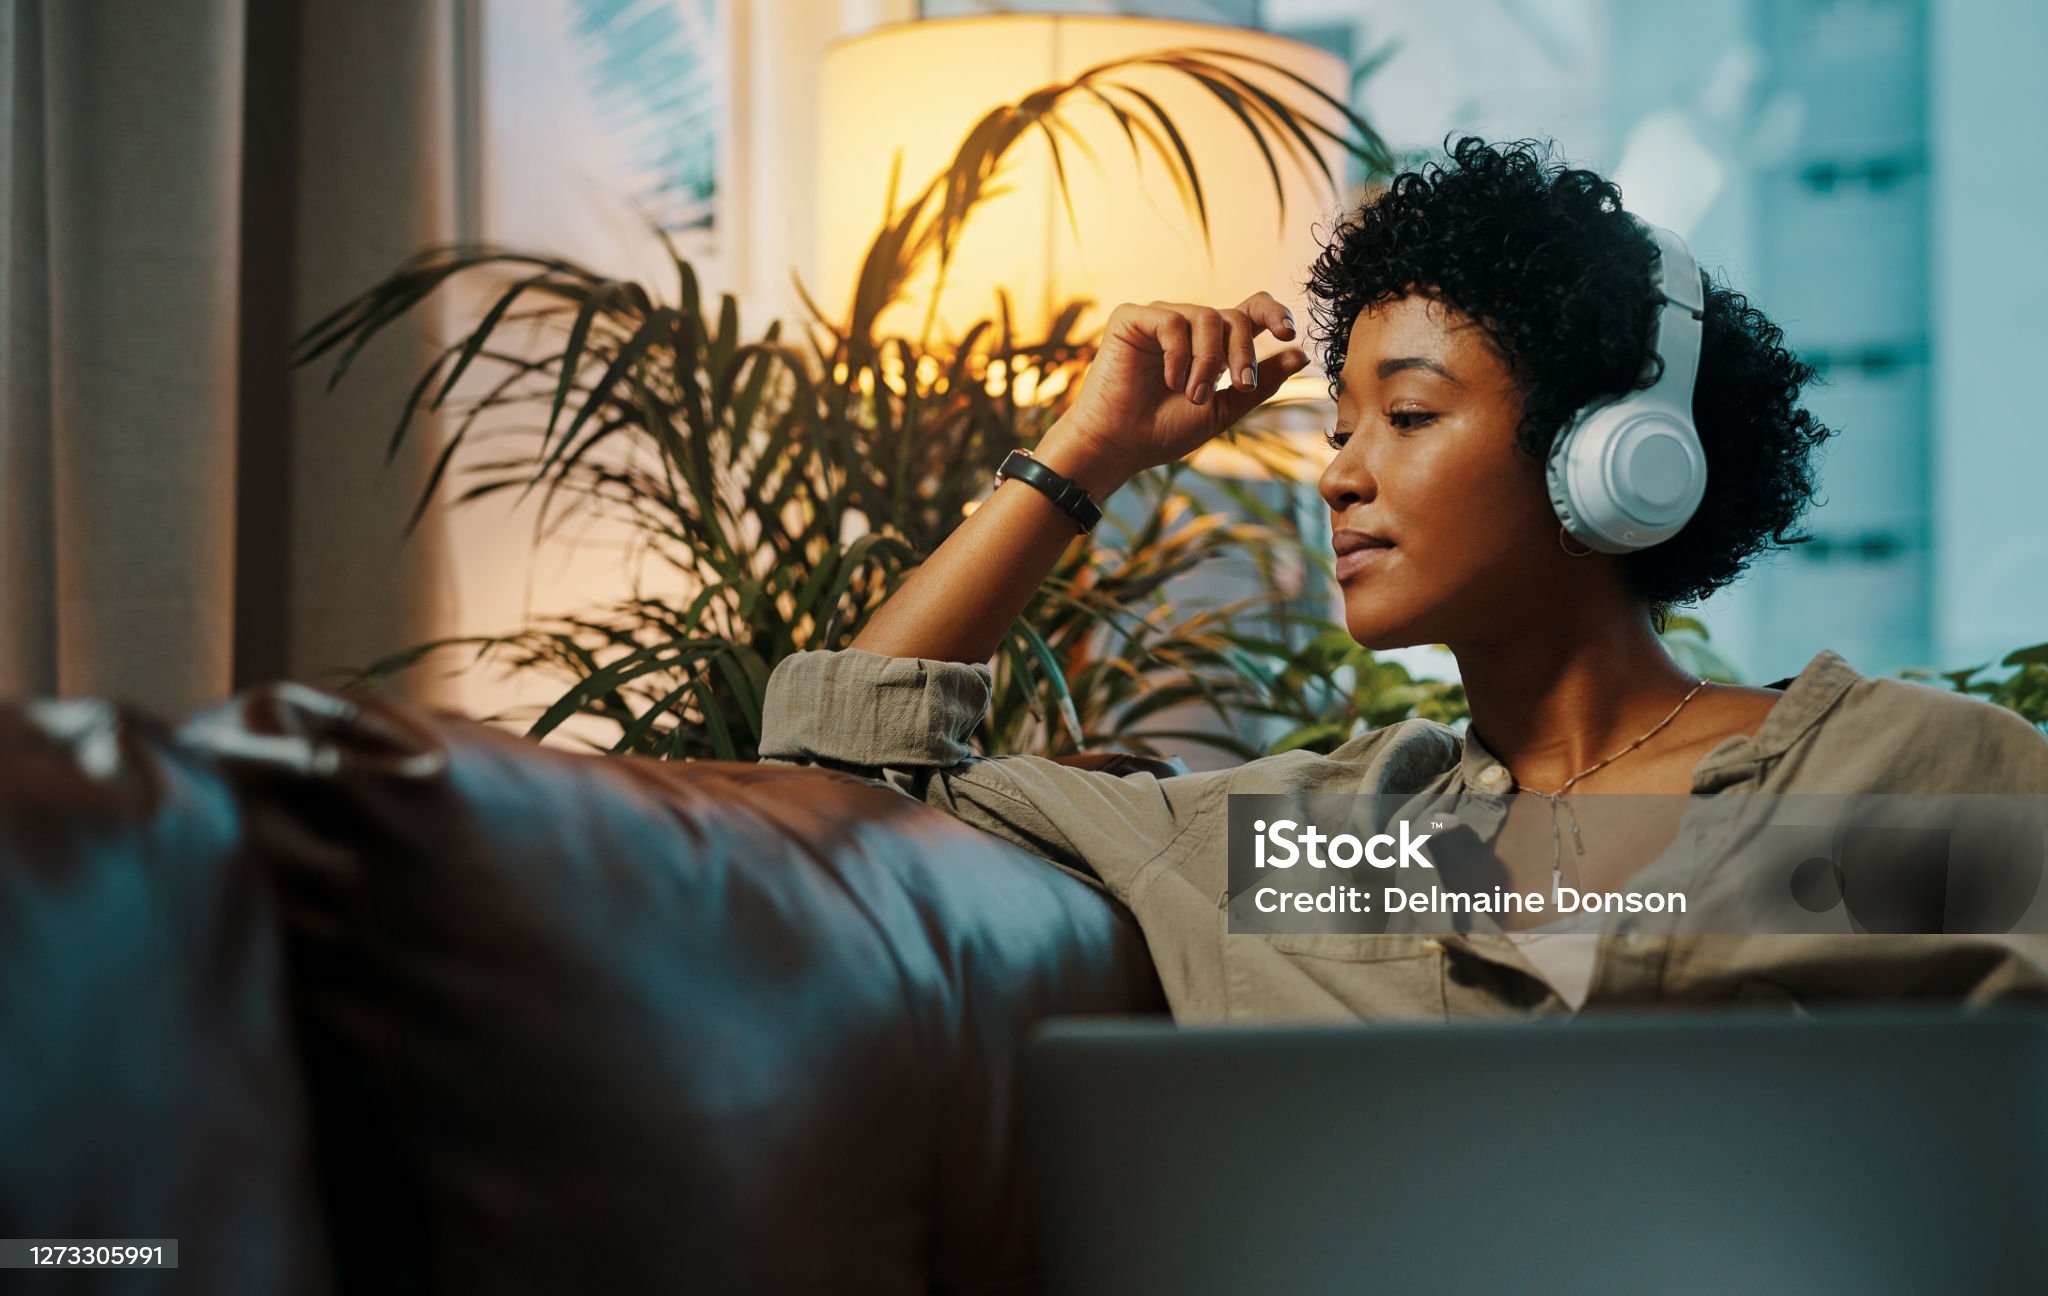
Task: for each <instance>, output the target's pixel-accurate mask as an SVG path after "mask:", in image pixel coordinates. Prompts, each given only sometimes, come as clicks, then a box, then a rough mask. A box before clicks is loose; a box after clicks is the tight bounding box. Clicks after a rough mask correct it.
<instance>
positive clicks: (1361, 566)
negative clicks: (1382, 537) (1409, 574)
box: [1335, 544, 1394, 582]
mask: <svg viewBox="0 0 2048 1296" xmlns="http://www.w3.org/2000/svg"><path fill="white" fill-rule="evenodd" d="M1393 556H1394V546H1392V545H1390V544H1389V545H1365V546H1362V547H1360V548H1357V549H1353V550H1351V551H1350V552H1349V553H1340V554H1338V555H1337V561H1336V564H1335V566H1336V571H1337V579H1338V581H1339V582H1343V581H1348V580H1350V579H1351V578H1352V577H1353V576H1356V575H1358V574H1359V573H1360V572H1366V571H1371V570H1373V569H1374V568H1376V567H1378V566H1380V565H1381V564H1383V563H1386V562H1389V561H1391V560H1392V558H1393Z"/></svg>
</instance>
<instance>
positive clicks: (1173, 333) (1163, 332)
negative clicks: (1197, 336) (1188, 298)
mask: <svg viewBox="0 0 2048 1296" xmlns="http://www.w3.org/2000/svg"><path fill="white" fill-rule="evenodd" d="M1117 310H1118V311H1120V312H1122V313H1124V314H1125V315H1128V316H1129V317H1130V319H1131V321H1132V322H1133V323H1135V324H1136V325H1137V326H1138V327H1139V329H1140V330H1142V331H1143V332H1146V333H1150V334H1151V335H1152V337H1153V338H1154V339H1155V340H1156V341H1157V342H1158V343H1159V352H1160V362H1159V365H1160V376H1161V377H1162V378H1164V379H1165V380H1166V385H1167V386H1168V387H1173V388H1183V387H1186V386H1187V385H1188V369H1189V366H1190V364H1191V362H1192V357H1193V354H1194V347H1193V344H1192V330H1191V326H1190V325H1189V323H1188V320H1187V317H1186V316H1184V315H1182V314H1181V313H1180V312H1179V311H1176V310H1174V309H1173V308H1172V307H1171V305H1169V304H1168V303H1166V302H1157V301H1155V302H1152V303H1150V304H1149V305H1145V306H1137V305H1133V304H1132V303H1130V302H1125V303H1124V304H1123V305H1121V306H1119V307H1117Z"/></svg>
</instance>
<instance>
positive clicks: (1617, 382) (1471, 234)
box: [1304, 135, 1834, 628]
mask: <svg viewBox="0 0 2048 1296" xmlns="http://www.w3.org/2000/svg"><path fill="white" fill-rule="evenodd" d="M1446 140H1447V142H1446V145H1445V153H1446V154H1447V160H1445V161H1433V162H1430V163H1427V164H1425V165H1424V166H1422V167H1421V168H1420V169H1419V170H1415V171H1404V172H1402V173H1401V174H1399V175H1397V176H1395V177H1394V178H1393V180H1392V181H1391V182H1389V184H1388V185H1387V187H1386V188H1385V189H1384V190H1382V191H1380V192H1378V193H1376V194H1374V195H1373V196H1372V197H1371V198H1369V199H1367V200H1366V201H1365V202H1364V203H1363V204H1361V205H1360V206H1359V207H1358V208H1357V209H1356V210H1354V211H1352V212H1351V213H1350V214H1349V215H1347V216H1346V217H1344V218H1343V219H1342V220H1341V221H1340V222H1339V224H1338V226H1337V228H1336V230H1335V231H1334V233H1333V234H1332V236H1331V237H1330V238H1329V240H1328V241H1327V242H1326V243H1325V244H1324V246H1323V251H1322V253H1321V255H1319V256H1318V257H1317V259H1316V262H1315V264H1314V266H1313V267H1312V268H1311V270H1310V272H1309V273H1310V278H1309V281H1308V283H1307V284H1306V285H1304V287H1305V290H1306V291H1307V293H1308V295H1309V298H1310V302H1311V304H1310V307H1309V314H1310V317H1311V320H1312V325H1311V331H1310V333H1311V337H1312V339H1313V340H1314V341H1315V342H1316V343H1317V344H1318V345H1319V346H1320V347H1321V349H1322V352H1323V372H1324V373H1326V374H1328V375H1329V376H1330V393H1331V395H1332V397H1334V396H1335V395H1336V393H1337V390H1338V374H1339V372H1340V371H1341V370H1342V369H1343V367H1344V357H1345V352H1346V349H1347V347H1348V345H1349V343H1350V336H1351V325H1352V322H1353V321H1354V320H1355V319H1356V318H1357V316H1358V313H1359V311H1361V310H1363V309H1365V308H1366V307H1368V306H1375V305H1379V304H1382V303H1385V302H1388V301H1391V300H1394V299H1396V298H1399V297H1403V296H1406V295H1408V294H1410V293H1416V292H1420V293H1423V294H1425V295H1427V296H1429V297H1432V298H1434V299H1436V300H1438V301H1441V302H1442V303H1444V304H1445V305H1447V306H1451V307H1453V308H1455V309H1457V310H1459V311H1461V312H1463V313H1464V314H1465V315H1466V316H1468V317H1469V318H1471V319H1472V320H1473V321H1474V322H1475V323H1476V324H1477V325H1478V326H1479V328H1480V330H1481V332H1482V334H1483V335H1484V336H1485V337H1486V338H1487V339H1488V341H1489V342H1490V344H1491V345H1492V347H1493V348H1494V350H1495V352H1496V353H1497V354H1498V355H1500V356H1501V358H1502V360H1503V362H1504V363H1505V364H1506V366H1507V368H1508V371H1509V372H1510V373H1512V374H1513V375H1514V376H1515V379H1516V381H1517V383H1518V385H1519V386H1520V388H1521V392H1522V398H1523V415H1522V421H1521V424H1520V426H1519V427H1518V428H1517V430H1516V434H1515V443H1516V445H1517V446H1518V447H1519V448H1520V449H1521V450H1523V451H1524V452H1525V453H1527V454H1528V455H1530V456H1531V457H1532V458H1533V459H1535V460H1536V461H1537V462H1538V463H1541V462H1542V461H1543V460H1544V459H1545V458H1546V457H1547V455H1548V453H1549V450H1550V447H1551V444H1552V443H1553V441H1554V440H1555V439H1556V437H1557V435H1558V433H1559V432H1560V431H1562V430H1563V428H1564V426H1565V425H1566V423H1567V422H1568V421H1569V420H1570V418H1571V417H1572V416H1573V415H1574V414H1576V413H1577V412H1578V411H1579V410H1580V409H1581V408H1583V407H1584V406H1586V405H1587V404H1589V403H1591V402H1593V401H1595V400H1601V399H1606V398H1611V397H1615V396H1619V395H1621V394H1623V393H1624V392H1626V391H1628V390H1629V389H1630V388H1632V387H1634V386H1636V385H1637V384H1638V382H1639V380H1640V379H1641V378H1642V376H1643V371H1644V362H1645V358H1646V356H1647V355H1648V353H1649V350H1650V334H1651V331H1652V329H1653V327H1654V325H1655V322H1656V315H1657V311H1658V309H1659V308H1660V307H1661V306H1662V304H1663V303H1662V301H1661V299H1660V298H1659V297H1658V296H1657V295H1656V294H1655V292H1654V291H1653V290H1652V288H1651V274H1652V269H1653V267H1654V265H1655V262H1656V258H1657V244H1656V240H1655V239H1654V238H1653V237H1652V236H1651V235H1650V234H1649V233H1648V232H1647V231H1645V230H1643V229H1641V228H1640V227H1639V226H1637V225H1636V223H1635V222H1634V221H1633V220H1632V219H1631V218H1630V217H1629V215H1628V214H1627V213H1626V212H1625V211H1624V210H1623V209H1622V205H1621V189H1620V187H1619V186H1617V185H1616V184H1614V183H1613V182H1612V181H1609V180H1606V179H1603V178H1602V177H1600V176H1599V175H1597V174H1595V173H1594V172H1592V171H1587V170H1581V169H1578V168H1574V167H1568V166H1566V165H1564V164H1562V163H1554V162H1553V161H1552V160H1551V156H1550V154H1551V150H1552V148H1554V143H1553V144H1548V145H1546V144H1541V143H1538V142H1537V141H1534V140H1518V141H1515V142H1513V143H1508V144H1498V145H1495V144H1489V143H1487V142H1486V141H1485V140H1483V139H1480V138H1479V137H1477V136H1471V135H1468V136H1464V137H1462V138H1460V139H1458V140H1457V142H1456V143H1455V144H1450V143H1449V142H1448V137H1446ZM1706 303H1707V309H1706V319H1705V322H1704V324H1703V326H1702V330H1701V337H1700V360H1699V371H1698V377H1697V379H1696V381H1695V382H1694V385H1693V418H1694V421H1695V422H1696V423H1697V425H1698V427H1699V431H1700V440H1701V443H1702V446H1703V448H1704V450H1705V452H1706V457H1707V491H1706V496H1705V498H1704V499H1702V500H1701V501H1700V507H1699V511H1698V512H1696V513H1695V514H1694V515H1693V517H1692V519H1691V520H1690V521H1688V522H1687V523H1686V525H1685V526H1684V528H1683V529H1681V530H1680V531H1679V532H1678V533H1677V534H1676V535H1674V536H1672V537H1671V538H1670V539H1669V540H1666V541H1664V542H1663V543H1662V544H1658V545H1653V546H1651V547H1650V548H1648V549H1642V550H1637V551H1635V552H1633V553H1630V554H1628V555H1626V556H1625V557H1624V558H1623V573H1624V577H1625V579H1626V580H1627V582H1628V586H1629V588H1630V590H1631V591H1632V592H1633V593H1635V594H1636V595H1637V596H1638V597H1640V598H1642V599H1643V600H1644V601H1645V602H1646V603H1648V604H1649V605H1650V608H1651V610H1652V615H1653V617H1654V618H1655V620H1656V623H1657V625H1658V626H1659V627H1660V628H1661V627H1663V626H1664V625H1665V623H1666V621H1667V619H1668V617H1669V615H1670V611H1671V609H1672V607H1673V606H1674V605H1678V604H1686V603H1694V602H1697V601H1699V600H1700V599H1703V598H1705V597H1706V596H1707V595H1708V594H1711V593H1712V592H1713V591H1715V590H1717V589H1719V588H1721V587H1722V586H1724V585H1728V584H1730V583H1731V582H1733V581H1734V580H1735V579H1736V578H1737V577H1738V576H1740V575H1741V574H1742V572H1743V570H1744V569H1745V568H1746V567H1748V565H1749V562H1750V559H1752V558H1753V557H1755V556H1756V555H1757V554H1759V553H1761V552H1763V551H1764V550H1765V549H1766V548H1769V547H1772V546H1776V547H1789V546H1791V545H1795V544H1799V543H1802V542H1804V541H1806V540H1809V539H1811V538H1812V537H1811V536H1808V535H1798V534H1794V533H1792V531H1791V527H1792V525H1793V523H1794V522H1795V521H1797V520H1798V517H1799V515H1800V514H1801V513H1802V512H1803V511H1804V510H1805V508H1806V506H1807V505H1808V504H1809V503H1810V502H1811V501H1812V498H1813V495H1814V492H1815V490H1816V482H1815V478H1814V465H1813V462H1812V452H1813V450H1814V449H1815V447H1817V446H1818V445H1819V444H1820V443H1821V442H1822V441H1824V440H1825V439H1826V438H1828V437H1829V436H1832V435H1834V433H1833V432H1832V430H1830V429H1829V428H1827V427H1825V426H1824V425H1822V424H1821V423H1820V422H1818V421H1817V420H1815V418H1814V417H1813V415H1812V413H1810V412H1809V411H1808V410H1806V409H1804V408H1802V407H1801V406H1800V404H1799V392H1800V388H1802V387H1803V386H1805V385H1806V384H1807V383H1808V382H1810V381H1812V380H1813V378H1814V377H1815V373H1816V371H1815V369H1814V368H1813V366H1812V365H1810V364H1807V363H1805V362H1803V361H1801V360H1800V359H1799V358H1798V357H1797V356H1795V355H1794V354H1793V353H1792V352H1790V351H1788V350H1787V349H1786V348H1785V346H1784V344H1783V337H1784V332H1783V330H1782V329H1780V328H1779V327H1778V326H1777V325H1775V324H1773V323H1771V321H1770V320H1768V319H1766V318H1765V317H1764V315H1763V312H1761V311H1759V310H1757V309H1756V308H1755V307H1753V306H1751V305H1750V303H1749V300H1748V299H1747V298H1746V297H1744V296H1743V295H1742V294H1741V293H1739V292H1734V291H1732V290H1730V289H1729V288H1728V287H1727V286H1726V285H1725V284H1722V283H1716V282H1715V280H1714V277H1713V275H1712V274H1709V275H1708V276H1707V295H1706Z"/></svg>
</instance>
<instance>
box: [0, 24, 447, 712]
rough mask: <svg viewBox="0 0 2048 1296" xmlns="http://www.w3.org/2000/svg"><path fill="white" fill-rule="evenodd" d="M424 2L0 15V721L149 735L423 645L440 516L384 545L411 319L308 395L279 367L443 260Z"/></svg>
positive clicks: (312, 376)
mask: <svg viewBox="0 0 2048 1296" xmlns="http://www.w3.org/2000/svg"><path fill="white" fill-rule="evenodd" d="M456 5H457V0H0V68H4V69H5V76H6V82H5V87H4V92H0V113H4V114H5V118H6V120H5V123H4V125H5V129H4V131H0V150H4V152H0V180H4V186H5V190H4V201H0V244H4V250H5V256H4V260H0V311H4V313H5V321H6V329H7V344H6V347H5V348H4V352H0V697H24V696H60V695H61V696H99V697H109V698H116V699H119V700H123V701H127V702H131V703H134V704H136V705H139V706H142V707H145V708H147V709H150V710H154V711H157V712H159V713H163V714H176V713H178V712H181V711H183V710H185V709H187V708H190V707H193V706H196V705H200V704H203V703H206V702H209V701H212V700H215V699H218V698H220V697H222V696H224V695H226V694H227V693H229V692H231V691H233V690H234V689H237V688H240V687H242V686H244V685H246V684H250V683H255V682H259V681H263V680H269V679H280V678H295V679H306V680H312V681H314V682H332V681H333V680H334V679H335V678H338V676H336V675H334V674H333V672H336V671H340V670H345V669H347V668H351V667H354V666H359V665H363V664H366V663H367V662H369V661H370V660H373V659H374V658H376V657H378V656H381V655H382V654H384V653H387V652H392V651H395V650H397V649H400V648H403V647H406V646H409V645H411V644H414V643H418V642H420V641H423V640H425V639H428V638H431V637H433V636H435V635H437V634H442V633H448V632H450V626H451V624H452V621H451V618H452V617H453V615H454V608H453V600H452V597H451V591H452V589H453V578H452V573H451V571H450V568H449V553H448V544H447V532H446V523H445V519H444V518H443V517H442V516H441V515H440V514H439V513H438V512H430V513H429V515H428V517H427V518H426V519H425V520H424V521H423V522H422V524H421V526H420V527H419V529H418V530H416V531H415V532H414V534H413V535H412V536H411V537H410V538H403V539H402V538H401V531H402V528H403V524H404V519H405V518H406V516H407V515H408V514H409V512H410V510H411V507H412V505H413V503H414V501H415V500H416V499H417V497H418V493H419V490H420V488H421V486H422V484H423V482H424V480H425V476H426V473H427V471H428V469H429V465H430V463H431V460H432V457H433V455H434V454H435V453H436V451H437V449H438V445H437V444H436V443H437V441H438V440H439V432H440V430H439V429H438V428H436V427H434V426H432V425H430V424H429V425H424V426H420V427H418V428H417V430H416V431H415V433H414V435H412V436H410V437H408V438H407V442H406V445H405V446H404V447H403V448H402V450H401V454H400V456H399V457H398V459H397V460H395V461H394V462H393V463H392V464H391V465H389V467H387V466H386V465H385V462H384V443H385V441H386V440H387V438H388V437H389V435H390V432H391V429H392V427H393V425H394V423H395V421H396V418H397V415H398V412H399V409H400V407H401V406H402V404H403V402H404V398H405V393H406V392H407V391H408V389H409V388H410V386H411V383H412V380H413V379H414V378H416V377H417V375H418V374H419V373H420V372H421V371H422V370H423V369H424V367H425V365H426V364H427V363H428V360H429V358H430V354H431V352H430V347H431V345H432V343H433V342H434V341H435V340H436V339H435V338H434V337H433V336H432V334H434V333H437V332H440V331H441V330H440V329H439V328H438V327H437V325H436V319H435V315H434V313H433V312H431V311H420V312H416V313H415V315H414V316H413V317H411V318H409V319H407V320H405V321H403V322H402V323H401V324H400V325H399V326H396V327H394V328H393V329H392V330H391V332H390V333H389V335H388V336H386V337H383V338H380V339H379V341H378V343H377V344H376V345H374V346H372V347H371V348H370V349H369V350H367V351H366V352H365V353H364V354H363V356H362V357H361V358H360V359H359V360H358V361H357V363H356V365H355V367H354V368H353V369H352V370H351V371H350V373H349V376H348V378H347V379H346V380H345V381H344V382H342V383H341V384H340V386H339V387H337V388H336V390H335V391H334V392H333V393H331V394H330V393H327V392H326V391H325V385H326V372H325V369H324V368H320V369H319V370H318V372H316V371H315V370H314V369H307V370H304V371H293V370H292V369H291V368H290V364H289V354H290V349H291V340H292V338H293V337H294V336H295V335H296V334H297V333H298V332H299V331H300V330H301V329H303V328H304V327H305V326H307V325H308V324H310V323H312V322H313V321H314V320H316V319H318V318H319V317H320V316H322V315H324V314H325V313H327V312H328V311H330V310H332V309H333V308H334V307H336V306H338V305H339V304H340V303H341V302H342V301H343V300H345V299H346V298H347V297H349V296H351V295H353V294H354V293H355V292H357V291H360V290H361V289H363V288H364V287H367V286H368V285H369V284H370V283H372V282H374V281H375V280H377V279H378V278H380V277H382V275H384V274H385V273H386V272H388V271H389V270H390V269H391V268H392V267H394V266H395V265H396V264H397V263H398V262H399V261H400V260H402V259H403V258H404V257H405V256H407V255H409V254H410V253H412V252H413V251H415V250H417V249H418V248H419V247H421V246H423V245H425V244H427V243H432V242H440V241H445V240H447V239H449V238H451V237H453V235H454V232H455V174H456V172H455V156H456V145H455V132H456V111H455V84H454V83H455V76H456V69H457V63H456V59H455V50H456V44H455V23H456V19H457V14H456V12H455V10H456ZM419 674H421V675H422V676H424V673H419ZM400 679H401V681H403V682H404V683H405V684H407V686H409V687H410V688H411V689H412V690H413V691H414V693H415V696H420V695H422V694H425V695H428V696H427V697H426V698H425V700H430V701H435V700H442V698H441V697H440V696H437V694H438V693H439V692H442V691H445V690H446V689H447V688H448V687H450V686H448V685H446V684H441V685H437V684H435V683H434V682H433V681H431V680H429V679H426V678H424V677H423V678H420V679H412V680H409V679H407V678H406V677H404V676H401V677H400Z"/></svg>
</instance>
